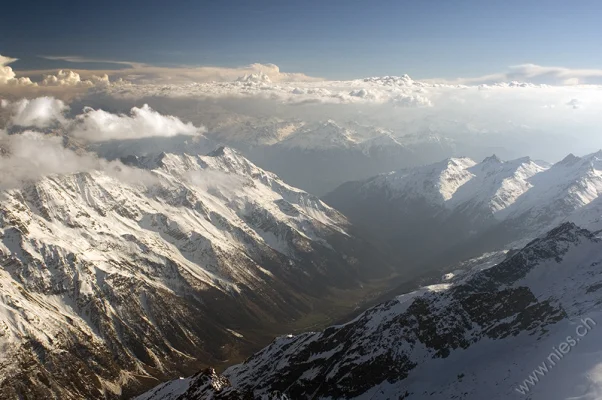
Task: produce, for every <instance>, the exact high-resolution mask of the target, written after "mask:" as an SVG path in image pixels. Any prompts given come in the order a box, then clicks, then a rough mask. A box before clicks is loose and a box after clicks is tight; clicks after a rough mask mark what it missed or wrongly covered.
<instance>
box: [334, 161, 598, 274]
mask: <svg viewBox="0 0 602 400" xmlns="http://www.w3.org/2000/svg"><path fill="white" fill-rule="evenodd" d="M601 193H602V152H598V153H594V154H590V155H587V156H584V157H582V158H580V157H576V156H573V155H569V156H567V157H566V158H565V159H564V160H562V161H560V162H558V163H556V164H554V165H552V166H550V165H549V164H546V163H543V162H540V161H534V160H531V159H530V158H528V157H526V158H520V159H517V160H511V161H502V160H500V159H499V158H498V157H496V156H491V157H488V158H486V159H485V160H483V161H482V162H480V163H477V162H475V161H473V160H471V159H469V158H450V159H447V160H445V161H442V162H438V163H435V164H431V165H427V166H421V167H416V168H409V169H401V170H397V171H394V172H390V173H385V174H381V175H377V176H375V177H372V178H369V179H366V180H361V181H354V182H348V183H345V184H343V185H341V186H340V187H339V188H337V189H336V190H334V191H333V192H331V193H329V194H327V195H326V196H324V200H325V201H326V203H328V204H330V205H332V206H333V207H335V208H337V209H338V210H340V211H342V212H343V213H344V214H345V215H346V216H347V217H349V218H350V220H351V221H352V222H354V223H355V224H357V225H358V226H360V227H362V228H364V229H366V230H367V231H368V232H369V233H370V235H372V236H373V237H374V238H376V240H377V241H383V242H387V243H389V244H390V245H391V246H392V248H394V249H397V250H398V252H399V254H400V256H402V257H404V259H406V260H413V261H416V262H430V263H434V264H437V263H443V262H448V263H450V262H453V261H460V260H461V259H466V258H470V257H474V256H477V255H479V254H481V253H483V252H486V251H491V250H496V249H500V248H504V247H505V246H508V245H510V244H511V243H513V242H518V243H517V245H518V244H521V243H522V244H524V243H526V242H525V241H528V240H529V239H530V238H533V237H535V236H537V235H539V234H542V233H543V232H545V231H546V230H547V229H550V228H551V227H553V226H556V225H557V224H559V223H562V222H565V221H574V222H577V223H579V224H580V225H581V226H584V227H587V228H591V229H593V230H597V229H600V228H601V226H600V223H599V221H600V218H599V216H597V215H602V208H601V206H600V205H601V204H602V203H601V201H602V199H600V198H599V196H600V194H601ZM425 244H428V246H429V248H430V249H431V250H430V251H429V252H428V253H427V254H425V252H424V251H423V249H424V246H425Z"/></svg>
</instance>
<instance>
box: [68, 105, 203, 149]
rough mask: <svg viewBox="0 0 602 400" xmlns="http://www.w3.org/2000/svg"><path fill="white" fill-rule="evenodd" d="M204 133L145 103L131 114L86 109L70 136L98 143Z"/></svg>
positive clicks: (78, 117) (200, 129)
mask: <svg viewBox="0 0 602 400" xmlns="http://www.w3.org/2000/svg"><path fill="white" fill-rule="evenodd" d="M204 131H205V129H204V128H203V127H201V128H197V127H195V126H194V125H193V124H192V123H190V122H189V123H184V122H182V121H181V120H180V119H179V118H177V117H174V116H171V115H161V114H159V113H158V112H156V111H154V110H153V109H151V108H150V107H149V106H148V105H147V104H145V105H144V106H142V107H141V108H138V107H133V108H132V109H131V110H130V115H125V114H119V115H117V114H111V113H109V112H106V111H104V110H100V109H99V110H94V109H92V108H86V109H84V113H83V114H81V115H78V116H77V118H76V121H75V124H74V127H73V129H72V130H71V132H70V134H71V135H73V136H74V137H78V138H83V139H86V140H89V141H91V142H99V141H106V140H116V139H119V140H124V139H136V138H142V137H153V136H162V137H171V136H177V135H188V136H198V135H202V133H203V132H204Z"/></svg>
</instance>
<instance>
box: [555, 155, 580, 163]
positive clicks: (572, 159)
mask: <svg viewBox="0 0 602 400" xmlns="http://www.w3.org/2000/svg"><path fill="white" fill-rule="evenodd" d="M580 159H581V158H580V157H577V156H576V155H574V154H573V153H569V155H568V156H566V157H564V158H563V159H562V161H560V162H559V163H558V164H560V165H573V164H575V163H576V162H577V161H579V160H580Z"/></svg>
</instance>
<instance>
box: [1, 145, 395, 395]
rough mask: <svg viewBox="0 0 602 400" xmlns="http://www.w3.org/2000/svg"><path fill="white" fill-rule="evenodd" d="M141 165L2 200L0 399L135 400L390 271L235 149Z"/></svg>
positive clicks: (236, 353) (342, 222)
mask: <svg viewBox="0 0 602 400" xmlns="http://www.w3.org/2000/svg"><path fill="white" fill-rule="evenodd" d="M127 161H128V162H129V163H130V164H136V165H138V166H140V167H144V168H145V170H141V169H132V168H125V167H124V168H123V169H122V171H121V172H120V173H119V174H118V177H116V176H115V175H113V174H108V173H104V172H100V171H96V172H90V173H77V174H71V175H52V176H47V177H45V178H42V179H41V180H39V181H36V182H32V183H30V184H27V185H25V186H24V187H23V188H20V189H12V190H9V191H6V192H3V193H2V197H1V199H0V265H1V268H0V285H1V287H2V294H1V296H0V347H1V348H2V358H1V359H2V363H1V364H0V397H2V398H15V397H16V398H49V399H51V398H57V399H59V398H60V399H79V398H104V397H109V398H112V397H117V396H119V395H127V394H128V393H135V392H137V391H140V389H141V388H144V387H148V386H149V385H152V384H153V383H154V384H156V383H157V379H159V380H164V379H167V378H168V377H173V376H175V375H178V374H189V373H191V372H192V371H194V370H197V369H198V368H199V366H201V365H206V364H207V363H216V362H217V363H219V362H223V361H225V360H227V359H231V358H234V359H236V358H238V357H240V356H241V354H248V352H249V351H250V350H251V349H254V348H256V347H257V346H258V344H260V343H265V341H266V340H267V338H269V337H272V335H273V334H274V333H276V332H275V331H277V330H278V329H279V327H280V324H282V323H286V322H290V321H293V320H295V319H297V318H299V317H301V316H303V315H305V314H306V313H308V312H309V311H310V310H311V307H312V304H313V303H314V302H315V301H316V299H320V298H323V297H324V296H325V295H327V294H328V293H329V291H330V290H331V289H332V288H340V289H347V288H354V287H357V286H358V285H359V284H360V282H361V281H362V280H363V279H365V278H368V277H375V276H379V275H381V276H382V275H385V274H387V267H386V265H385V263H384V262H382V260H381V258H380V256H379V255H378V254H376V252H375V251H374V250H373V249H372V248H371V247H370V246H369V245H367V244H366V243H364V242H363V241H361V240H359V239H356V238H355V237H354V236H352V235H350V234H349V231H350V229H351V226H350V225H349V223H348V222H347V220H346V219H345V218H344V217H343V216H342V215H341V214H340V213H338V212H337V211H335V210H334V209H332V208H330V207H328V206H326V205H325V204H323V203H322V202H321V201H320V200H319V199H317V198H315V197H314V196H311V195H309V194H307V193H306V192H303V191H301V190H299V189H295V188H293V187H291V186H288V185H286V184H285V183H283V182H282V181H281V180H280V179H279V178H278V177H277V176H275V175H273V174H271V173H269V172H266V171H263V170H261V169H259V168H257V167H256V166H255V165H253V164H252V163H250V162H249V161H248V160H246V159H245V158H244V157H242V156H241V155H240V154H238V153H237V152H235V151H233V150H231V149H228V148H221V149H218V150H217V151H215V152H213V153H211V154H210V155H208V156H188V155H174V154H161V155H159V156H154V157H145V158H135V157H131V158H129V159H128V160H127ZM275 327H276V328H275Z"/></svg>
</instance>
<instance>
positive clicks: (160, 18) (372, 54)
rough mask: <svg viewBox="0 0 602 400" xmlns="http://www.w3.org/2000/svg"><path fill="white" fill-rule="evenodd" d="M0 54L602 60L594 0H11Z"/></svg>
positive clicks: (29, 58)
mask: <svg viewBox="0 0 602 400" xmlns="http://www.w3.org/2000/svg"><path fill="white" fill-rule="evenodd" d="M2 9H3V11H2V13H1V14H0V26H1V27H2V35H0V54H2V55H5V56H10V57H16V58H19V59H20V60H19V61H18V62H16V63H15V64H14V65H13V67H14V68H15V69H17V70H23V69H38V68H62V67H64V68H81V67H84V68H106V67H114V68H116V67H118V66H117V65H110V64H99V63H86V64H71V63H68V62H65V61H51V60H45V59H40V58H37V57H36V56H40V55H50V56H80V57H86V58H91V59H106V60H128V61H137V62H144V63H150V64H156V65H216V66H240V65H246V64H249V63H253V62H260V63H274V64H277V65H278V66H280V68H281V69H282V70H283V71H299V72H304V73H306V74H308V75H313V76H321V77H325V78H332V79H346V78H354V77H363V76H373V75H400V74H403V73H408V74H410V75H411V76H412V77H415V78H419V79H420V78H431V77H438V78H455V77H470V76H479V75H485V74H489V73H494V72H499V71H500V70H505V69H506V67H507V66H510V65H517V64H523V63H535V64H539V65H553V66H563V67H569V68H602V39H600V38H602V28H601V25H600V21H602V2H599V1H593V0H583V1H579V2H568V1H541V0H537V1H528V0H523V1H515V0H507V1H484V0H458V1H451V0H450V1H439V0H423V1H419V0H415V1H352V0H348V1H338V0H322V1H314V0H307V1H302V2H301V1H295V2H293V1H285V0H281V1H262V0H258V1H231V0H223V1H198V0H197V1H188V0H186V1H174V2H171V3H169V2H166V1H155V0H146V1H123V2H120V1H104V2H87V1H64V0H56V1H53V2H46V1H44V2H42V1H35V2H34V1H28V0H20V1H13V2H7V3H6V4H4V5H3V6H2Z"/></svg>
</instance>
